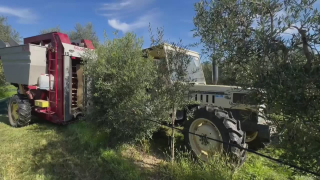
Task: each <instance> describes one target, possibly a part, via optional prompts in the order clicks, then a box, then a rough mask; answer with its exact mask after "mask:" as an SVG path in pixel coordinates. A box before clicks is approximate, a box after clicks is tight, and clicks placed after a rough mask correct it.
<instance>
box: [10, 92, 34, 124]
mask: <svg viewBox="0 0 320 180" xmlns="http://www.w3.org/2000/svg"><path fill="white" fill-rule="evenodd" d="M8 117H9V122H10V124H11V126H13V127H22V126H26V125H28V124H29V123H30V122H31V105H30V103H29V99H28V98H26V97H23V96H21V95H17V94H16V95H13V96H12V97H11V98H10V100H9V103H8Z"/></svg>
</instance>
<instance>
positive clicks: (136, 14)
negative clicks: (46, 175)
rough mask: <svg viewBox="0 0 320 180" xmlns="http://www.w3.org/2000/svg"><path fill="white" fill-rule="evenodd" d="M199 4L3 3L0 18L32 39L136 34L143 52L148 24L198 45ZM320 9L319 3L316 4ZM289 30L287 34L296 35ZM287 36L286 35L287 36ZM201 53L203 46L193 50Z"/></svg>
mask: <svg viewBox="0 0 320 180" xmlns="http://www.w3.org/2000/svg"><path fill="white" fill-rule="evenodd" d="M198 1H199V0H91V1H90V0H0V15H4V16H7V17H8V21H9V24H10V25H11V26H12V27H13V28H14V29H16V30H17V31H18V32H19V33H20V35H21V36H22V37H23V38H24V37H30V36H34V35H38V34H39V32H40V31H41V30H44V29H48V28H52V27H56V26H60V28H61V29H62V30H63V31H70V30H72V29H74V26H75V24H76V23H80V24H83V25H85V24H86V23H88V22H91V23H92V24H93V26H94V29H95V31H96V32H97V34H98V36H99V38H100V41H103V32H104V31H106V33H107V35H108V37H109V38H112V37H113V32H115V31H116V30H118V31H119V35H123V33H126V32H134V33H136V34H137V36H138V37H143V38H144V41H145V43H144V46H143V48H147V47H149V46H150V40H149V39H150V36H149V32H148V26H149V23H151V26H152V28H153V29H154V30H155V29H156V28H157V27H163V28H164V39H165V40H169V41H175V42H177V41H178V40H179V39H182V40H183V43H184V44H185V45H187V44H191V43H195V42H199V38H194V37H193V32H192V31H191V30H192V29H193V28H194V25H193V17H194V16H195V11H194V4H195V3H196V2H198ZM314 6H315V8H318V9H320V0H317V2H316V3H315V4H314ZM295 31H296V30H295V29H288V30H287V31H286V33H287V34H293V33H296V32H295ZM284 36H285V35H284ZM190 49H191V50H194V51H197V52H199V53H200V52H201V46H198V47H193V48H190Z"/></svg>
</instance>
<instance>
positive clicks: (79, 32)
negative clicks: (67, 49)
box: [68, 23, 99, 47]
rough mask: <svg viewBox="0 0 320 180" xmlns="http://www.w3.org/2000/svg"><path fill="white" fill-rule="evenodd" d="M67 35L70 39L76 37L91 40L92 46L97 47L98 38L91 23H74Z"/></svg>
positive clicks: (75, 38)
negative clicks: (72, 28)
mask: <svg viewBox="0 0 320 180" xmlns="http://www.w3.org/2000/svg"><path fill="white" fill-rule="evenodd" d="M68 34H69V37H70V39H71V40H77V39H89V40H91V41H92V44H93V46H94V47H98V45H99V38H98V36H97V34H96V32H95V30H94V28H93V25H92V23H87V24H86V25H84V26H83V25H81V24H79V23H77V24H76V26H75V27H74V30H72V31H70V32H69V33H68Z"/></svg>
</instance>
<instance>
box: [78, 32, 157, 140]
mask: <svg viewBox="0 0 320 180" xmlns="http://www.w3.org/2000/svg"><path fill="white" fill-rule="evenodd" d="M142 45H143V40H142V38H137V37H136V35H135V34H133V33H126V34H125V35H124V36H123V37H118V36H116V37H115V38H114V39H113V40H110V39H106V40H105V42H104V43H103V44H101V45H100V46H99V47H98V48H97V49H96V50H95V52H94V54H91V53H88V54H87V55H85V56H84V59H85V76H86V77H87V80H88V81H89V82H90V84H89V87H88V91H89V92H90V97H89V100H90V101H91V103H92V104H91V105H90V106H91V107H90V111H89V113H88V114H87V115H86V119H88V120H91V121H93V122H94V123H95V124H97V125H98V126H100V127H102V128H103V129H105V130H106V131H108V132H110V136H111V137H112V138H110V140H111V141H113V142H114V143H116V142H130V141H134V140H141V139H144V138H150V137H151V135H152V133H153V132H154V131H155V130H156V129H157V127H158V126H159V125H158V124H156V123H154V122H151V121H147V119H151V118H152V116H153V114H152V113H153V109H152V104H155V103H156V102H155V99H152V98H151V94H150V93H148V91H147V89H150V88H152V85H153V83H154V81H155V78H156V70H155V66H154V63H153V59H152V58H145V57H143V56H144V55H143V52H142Z"/></svg>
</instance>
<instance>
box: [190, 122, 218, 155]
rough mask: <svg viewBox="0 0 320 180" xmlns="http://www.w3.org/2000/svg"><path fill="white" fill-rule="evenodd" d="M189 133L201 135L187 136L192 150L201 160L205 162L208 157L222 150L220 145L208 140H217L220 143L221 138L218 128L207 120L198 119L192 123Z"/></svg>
mask: <svg viewBox="0 0 320 180" xmlns="http://www.w3.org/2000/svg"><path fill="white" fill-rule="evenodd" d="M189 131H190V132H192V133H195V134H198V135H201V136H197V135H193V134H189V142H190V145H191V148H192V150H193V151H194V152H195V153H196V154H197V155H198V156H200V158H201V159H202V160H205V161H206V160H207V159H208V156H210V155H211V154H213V153H215V152H218V151H220V150H221V149H222V144H221V143H219V142H217V141H214V140H210V139H209V138H212V139H217V140H220V141H222V136H221V134H220V131H219V130H218V128H217V127H216V126H215V125H214V124H213V123H212V122H211V121H209V120H208V119H204V118H199V119H196V120H194V121H193V122H192V124H191V126H190V129H189Z"/></svg>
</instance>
